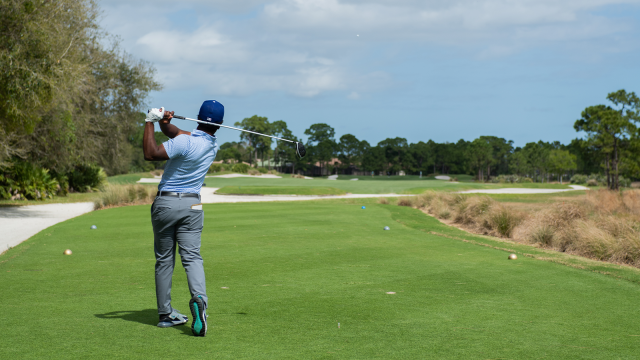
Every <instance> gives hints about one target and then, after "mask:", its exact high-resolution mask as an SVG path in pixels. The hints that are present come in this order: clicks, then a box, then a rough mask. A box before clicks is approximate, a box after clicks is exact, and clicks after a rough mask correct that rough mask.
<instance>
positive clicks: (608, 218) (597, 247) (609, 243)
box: [397, 189, 640, 267]
mask: <svg viewBox="0 0 640 360" xmlns="http://www.w3.org/2000/svg"><path fill="white" fill-rule="evenodd" d="M397 205H400V206H412V207H415V208H419V209H422V210H423V211H425V212H427V213H429V214H431V215H433V216H435V217H437V218H439V219H442V220H446V221H448V222H450V223H453V224H456V225H459V226H461V227H463V228H465V229H467V230H469V231H472V232H475V233H479V234H484V235H492V236H499V237H505V238H511V239H513V240H515V241H518V242H521V243H528V244H534V245H536V246H540V247H544V248H549V249H554V250H557V251H562V252H567V253H571V254H575V255H580V256H584V257H588V258H592V259H597V260H602V261H608V262H614V263H622V264H628V265H632V266H635V267H640V190H625V191H620V192H615V191H609V190H605V189H602V190H591V191H589V192H587V196H585V197H584V198H582V199H579V200H576V201H570V202H562V203H561V202H557V203H552V204H549V206H548V207H547V208H544V209H542V210H539V211H536V212H533V213H530V214H529V213H524V212H522V211H518V210H516V209H514V208H512V207H510V206H509V205H506V204H502V203H499V202H497V201H495V200H493V199H491V198H490V197H488V196H469V195H461V194H451V193H439V192H434V191H427V192H425V193H423V194H422V195H420V196H417V197H413V198H401V199H399V200H398V203H397Z"/></svg>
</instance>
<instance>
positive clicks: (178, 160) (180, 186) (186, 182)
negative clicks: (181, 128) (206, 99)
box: [158, 130, 218, 194]
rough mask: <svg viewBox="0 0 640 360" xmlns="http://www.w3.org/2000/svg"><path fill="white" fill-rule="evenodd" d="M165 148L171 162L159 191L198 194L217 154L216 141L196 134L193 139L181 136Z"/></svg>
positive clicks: (172, 140)
mask: <svg viewBox="0 0 640 360" xmlns="http://www.w3.org/2000/svg"><path fill="white" fill-rule="evenodd" d="M162 145H164V149H165V151H166V152H167V155H169V160H167V164H166V165H165V167H164V174H162V180H160V185H158V190H160V191H172V192H178V193H195V194H199V193H200V189H201V188H202V183H203V182H204V177H205V175H206V174H207V172H208V171H209V167H210V166H211V163H212V162H213V160H214V159H215V158H216V154H217V153H218V140H217V138H216V137H215V136H213V135H209V134H207V133H205V132H204V131H200V130H194V131H193V132H192V133H191V135H184V134H183V135H178V136H176V137H175V138H173V139H169V140H168V141H166V142H164V143H163V144H162Z"/></svg>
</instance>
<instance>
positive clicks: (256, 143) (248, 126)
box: [235, 115, 272, 165]
mask: <svg viewBox="0 0 640 360" xmlns="http://www.w3.org/2000/svg"><path fill="white" fill-rule="evenodd" d="M235 126H238V127H240V128H242V129H245V130H249V131H255V132H259V133H261V134H267V135H271V130H272V127H271V124H269V119H267V118H266V117H264V116H258V115H253V116H252V117H248V118H244V119H242V121H236V123H235ZM240 139H243V140H245V141H247V143H248V149H249V151H250V154H251V157H250V159H249V163H250V164H252V165H253V162H254V158H255V159H257V158H258V153H260V154H261V155H262V163H263V164H264V157H265V153H267V154H268V152H269V150H270V149H271V143H272V140H271V138H270V137H267V136H260V135H256V134H252V133H248V132H244V131H243V132H242V133H240Z"/></svg>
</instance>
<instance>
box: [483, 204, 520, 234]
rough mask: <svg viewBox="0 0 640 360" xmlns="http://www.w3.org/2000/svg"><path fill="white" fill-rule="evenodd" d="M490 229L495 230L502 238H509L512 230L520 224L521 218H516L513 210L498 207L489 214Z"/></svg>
mask: <svg viewBox="0 0 640 360" xmlns="http://www.w3.org/2000/svg"><path fill="white" fill-rule="evenodd" d="M489 220H490V224H491V227H490V228H492V229H495V230H496V231H497V232H498V233H499V234H500V235H502V236H504V237H511V233H512V231H513V229H514V228H515V227H516V226H517V225H518V224H519V223H520V221H521V220H522V218H521V217H520V216H517V215H516V214H515V213H514V211H513V210H509V209H506V208H504V207H500V208H499V209H497V210H496V211H493V212H492V213H490V214H489Z"/></svg>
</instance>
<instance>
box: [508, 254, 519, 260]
mask: <svg viewBox="0 0 640 360" xmlns="http://www.w3.org/2000/svg"><path fill="white" fill-rule="evenodd" d="M517 258H518V256H517V255H516V254H510V255H509V260H515V259H517Z"/></svg>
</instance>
